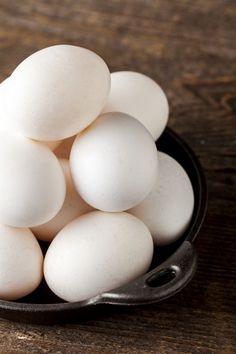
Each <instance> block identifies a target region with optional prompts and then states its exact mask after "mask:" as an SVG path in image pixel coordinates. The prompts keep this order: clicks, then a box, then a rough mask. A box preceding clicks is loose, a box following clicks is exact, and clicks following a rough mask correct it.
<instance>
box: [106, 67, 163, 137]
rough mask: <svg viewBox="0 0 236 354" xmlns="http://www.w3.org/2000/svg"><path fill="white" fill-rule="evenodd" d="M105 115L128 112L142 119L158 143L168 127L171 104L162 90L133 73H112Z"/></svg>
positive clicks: (138, 74)
mask: <svg viewBox="0 0 236 354" xmlns="http://www.w3.org/2000/svg"><path fill="white" fill-rule="evenodd" d="M103 112H124V113H127V114H130V115H131V116H133V117H135V118H136V119H138V120H139V121H140V122H141V123H142V124H143V125H144V126H145V127H146V128H147V129H148V130H149V132H150V133H151V134H152V136H153V138H154V139H155V140H157V139H158V138H159V136H160V135H161V133H162V132H163V130H164V129H165V126H166V124H167V120H168V115H169V105H168V101H167V98H166V95H165V93H164V92H163V90H162V88H161V87H160V86H159V85H158V84H157V83H156V82H155V81H154V80H152V79H151V78H149V77H148V76H146V75H143V74H140V73H137V72H132V71H118V72H114V73H112V74H111V91H110V95H109V97H108V101H107V103H106V106H105V108H104V109H103Z"/></svg>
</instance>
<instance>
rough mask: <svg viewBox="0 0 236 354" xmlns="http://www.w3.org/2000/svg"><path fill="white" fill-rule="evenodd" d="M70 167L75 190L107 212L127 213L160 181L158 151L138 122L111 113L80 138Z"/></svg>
mask: <svg viewBox="0 0 236 354" xmlns="http://www.w3.org/2000/svg"><path fill="white" fill-rule="evenodd" d="M70 165H71V172H72V178H73V180H74V183H75V187H76V189H77V190H78V192H79V194H80V195H81V197H82V198H83V199H84V200H85V201H86V202H87V203H88V204H90V205H91V206H93V207H94V208H96V209H99V210H103V211H110V212H118V211H124V210H127V209H129V208H131V207H133V206H135V205H137V204H139V203H140V202H141V201H142V200H143V199H144V198H145V197H146V196H147V195H148V194H149V192H150V191H151V189H152V187H153V185H154V183H155V181H156V179H157V172H158V158H157V150H156V146H155V143H154V141H153V139H152V136H151V135H150V133H149V132H148V131H147V130H146V129H145V127H144V126H143V125H142V124H141V123H140V122H138V121H137V120H136V119H134V118H132V117H131V116H128V115H126V114H124V113H107V114H103V115H101V116H100V117H99V118H98V119H97V120H96V121H95V122H94V124H92V125H91V126H90V127H89V128H88V129H86V130H85V131H84V132H82V133H81V134H79V135H78V136H77V138H76V140H75V142H74V144H73V147H72V150H71V156H70Z"/></svg>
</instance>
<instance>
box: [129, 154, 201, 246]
mask: <svg viewBox="0 0 236 354" xmlns="http://www.w3.org/2000/svg"><path fill="white" fill-rule="evenodd" d="M158 156H159V175H158V179H157V181H156V184H155V186H154V188H153V189H152V191H151V193H150V194H149V195H148V196H147V198H146V199H144V201H143V202H142V203H141V204H140V205H138V206H136V207H135V208H133V209H131V210H130V211H129V212H130V213H132V214H133V215H135V216H137V217H138V218H140V219H141V220H142V221H143V222H144V223H145V224H146V225H147V227H148V228H149V230H150V232H151V234H152V236H153V240H154V243H155V245H157V246H165V245H168V244H170V243H172V242H174V241H175V240H177V239H178V238H179V237H180V236H181V235H182V234H183V233H184V231H185V230H186V228H187V227H188V225H189V222H190V220H191V217H192V213H193V208H194V194H193V188H192V185H191V182H190V179H189V177H188V175H187V173H186V172H185V171H184V169H183V167H182V166H181V165H180V164H179V163H178V162H177V161H176V160H174V159H173V158H172V157H171V156H169V155H167V154H164V153H163V152H159V155H158Z"/></svg>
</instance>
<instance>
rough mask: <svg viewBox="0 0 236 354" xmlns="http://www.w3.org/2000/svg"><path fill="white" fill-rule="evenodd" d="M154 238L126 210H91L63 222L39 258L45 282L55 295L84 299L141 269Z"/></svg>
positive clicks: (146, 264) (148, 258) (146, 263)
mask: <svg viewBox="0 0 236 354" xmlns="http://www.w3.org/2000/svg"><path fill="white" fill-rule="evenodd" d="M152 256H153V241H152V237H151V235H150V232H149V231H148V229H147V227H146V226H145V225H144V224H143V222H142V221H140V220H139V219H137V218H135V217H134V216H132V215H129V214H128V213H104V212H100V211H94V212H91V213H88V214H85V215H83V216H81V217H79V218H78V219H76V220H74V221H72V222H71V223H70V224H68V225H67V226H66V227H65V228H64V229H63V230H62V231H60V232H59V234H58V235H57V236H56V238H55V239H54V240H53V241H52V243H51V244H50V246H49V248H48V251H47V253H46V256H45V261H44V276H45V279H46V282H47V284H48V286H49V287H50V288H51V290H52V291H53V292H54V293H55V294H56V295H58V296H59V297H60V298H62V299H64V300H66V301H69V302H73V301H82V300H86V299H89V298H91V297H93V296H96V295H99V294H101V293H103V292H106V291H109V290H112V289H114V288H116V287H119V286H121V285H124V284H126V283H127V282H129V281H131V280H133V279H135V278H137V277H138V276H139V275H141V274H143V273H145V272H146V271H147V270H148V268H149V266H150V263H151V260H152Z"/></svg>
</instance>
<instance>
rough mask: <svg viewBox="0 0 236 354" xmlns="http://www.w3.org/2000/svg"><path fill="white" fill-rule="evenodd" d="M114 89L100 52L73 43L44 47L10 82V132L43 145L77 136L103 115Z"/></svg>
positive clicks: (6, 105) (7, 99) (19, 69)
mask: <svg viewBox="0 0 236 354" xmlns="http://www.w3.org/2000/svg"><path fill="white" fill-rule="evenodd" d="M109 90H110V73H109V70H108V68H107V65H106V64H105V62H104V61H103V60H102V59H101V58H100V57H99V56H98V55H97V54H95V53H93V52H92V51H90V50H88V49H85V48H81V47H76V46H72V45H55V46H52V47H48V48H45V49H42V50H40V51H38V52H36V53H34V54H32V55H31V56H29V57H28V58H27V59H25V60H24V61H23V62H22V63H21V64H19V65H18V66H17V68H16V69H15V70H14V71H13V73H12V75H11V77H10V79H9V85H8V87H7V92H6V95H5V107H6V111H7V114H8V116H9V118H10V119H9V120H8V122H9V125H10V126H9V130H11V131H16V132H20V133H22V134H23V135H24V136H26V137H29V138H32V139H35V140H39V141H41V140H61V139H64V138H66V137H69V136H72V135H75V134H77V133H78V132H80V131H81V130H83V129H84V128H86V127H87V126H88V125H89V124H90V123H91V122H92V121H93V120H94V119H95V118H96V117H97V116H98V114H99V113H100V112H101V110H102V109H103V107H104V105H105V103H106V99H107V96H108V94H109Z"/></svg>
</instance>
